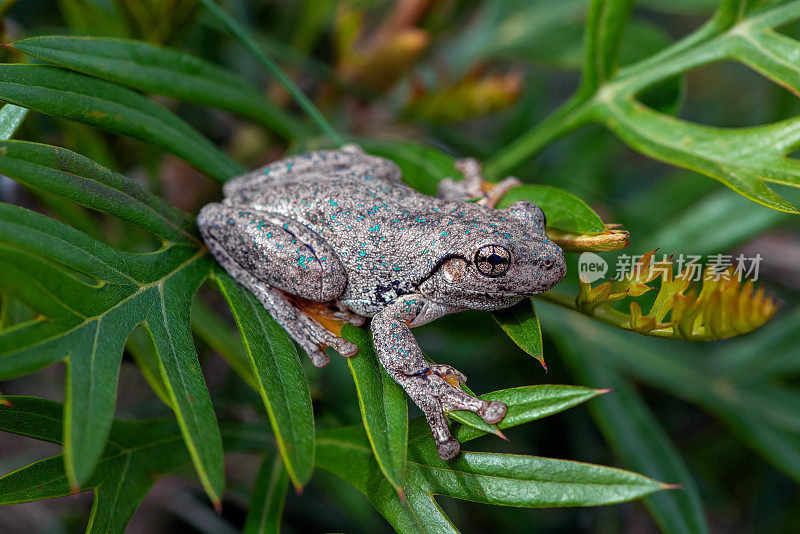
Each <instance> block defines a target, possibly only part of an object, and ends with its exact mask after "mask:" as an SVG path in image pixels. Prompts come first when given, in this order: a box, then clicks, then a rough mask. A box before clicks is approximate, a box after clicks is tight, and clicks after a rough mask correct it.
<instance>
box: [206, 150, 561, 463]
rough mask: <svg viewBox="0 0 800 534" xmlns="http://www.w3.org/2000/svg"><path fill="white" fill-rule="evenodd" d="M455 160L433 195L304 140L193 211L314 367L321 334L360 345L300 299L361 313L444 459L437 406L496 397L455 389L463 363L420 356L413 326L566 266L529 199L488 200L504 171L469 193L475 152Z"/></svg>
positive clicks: (344, 315) (491, 301)
mask: <svg viewBox="0 0 800 534" xmlns="http://www.w3.org/2000/svg"><path fill="white" fill-rule="evenodd" d="M462 170H464V171H465V180H464V181H461V182H454V181H449V180H448V181H445V182H442V184H441V186H440V191H439V192H440V195H439V196H440V198H433V197H429V196H426V195H423V194H421V193H418V192H416V191H414V190H413V189H411V188H409V187H407V186H405V185H403V183H402V182H401V176H400V169H399V168H398V167H397V166H395V165H394V164H393V163H392V162H390V161H388V160H386V159H382V158H379V157H375V156H370V155H367V154H365V153H363V152H362V151H361V150H360V149H359V148H357V147H354V146H348V147H345V148H343V149H342V150H328V151H319V152H313V153H310V154H304V155H300V156H295V157H292V158H289V159H285V160H281V161H278V162H275V163H272V164H271V165H269V166H267V167H264V168H262V169H259V170H257V171H253V172H251V173H249V174H246V175H243V176H240V177H237V178H234V179H232V180H230V181H229V182H228V183H226V184H225V188H224V192H225V199H224V200H223V201H222V203H220V204H209V205H207V206H205V207H204V208H203V210H202V211H201V212H200V215H199V217H198V225H199V227H200V231H201V232H202V234H203V237H204V238H205V241H206V243H207V244H208V247H209V249H210V250H211V252H212V253H213V254H214V256H215V257H216V258H217V260H218V261H219V262H220V264H222V266H223V267H224V268H225V270H226V271H228V273H230V275H231V276H233V277H234V278H235V279H236V280H237V281H238V282H239V283H240V284H242V285H243V286H244V287H246V288H247V289H249V290H250V291H252V292H253V293H254V294H255V295H256V296H257V297H258V299H259V300H260V301H261V303H262V304H263V305H264V307H265V308H266V309H267V310H268V311H269V312H270V314H272V316H273V317H274V318H275V320H276V321H278V323H280V324H281V325H282V326H283V327H284V328H285V329H286V331H287V332H289V334H290V335H291V336H292V338H294V340H295V341H296V342H297V343H298V344H299V345H300V346H301V347H303V349H305V351H306V352H307V353H308V355H309V357H310V358H311V361H312V362H313V363H314V365H316V366H317V367H323V366H325V365H326V364H327V363H328V362H329V361H330V359H329V357H328V356H327V354H325V352H324V350H323V349H324V348H325V347H333V348H334V349H336V350H337V351H338V352H339V353H340V354H342V355H343V356H352V355H353V354H355V353H356V351H357V347H356V345H354V344H353V343H350V342H348V341H346V340H344V339H342V338H341V337H339V336H338V335H336V334H334V333H332V332H331V331H330V330H328V329H326V328H325V327H323V326H322V324H321V323H322V322H325V321H321V320H318V319H317V318H315V317H314V314H313V313H307V311H306V310H305V309H304V304H303V303H304V302H306V303H307V302H308V301H312V302H316V303H326V304H327V305H328V306H329V307H330V308H331V309H332V310H335V312H334V313H335V316H336V318H338V319H340V320H343V321H349V322H351V323H352V324H356V325H358V324H362V323H363V322H364V320H365V319H364V318H366V317H371V318H372V323H371V328H372V335H373V340H374V344H375V349H376V351H377V354H378V358H379V359H380V362H381V364H382V365H383V367H384V368H385V369H386V371H387V372H388V373H389V375H390V376H391V377H392V378H393V379H394V380H396V381H397V382H398V383H399V384H400V385H401V386H402V387H403V389H405V391H406V392H407V393H408V395H409V396H410V397H411V398H412V399H413V401H414V402H415V403H416V404H417V406H419V407H420V408H421V409H422V411H423V412H424V413H425V417H426V418H427V420H428V423H430V426H431V429H432V431H433V437H434V439H435V440H436V444H437V446H438V450H439V456H440V457H441V458H442V459H445V460H449V459H451V458H453V457H455V456H456V455H457V454H458V452H459V450H460V445H459V443H458V441H457V440H456V439H455V438H453V437H452V436H451V435H450V431H449V429H448V427H447V419H446V417H445V411H449V410H469V411H473V412H475V413H477V414H478V415H480V416H481V417H482V418H483V420H484V421H486V422H487V423H496V422H498V421H500V420H501V419H502V418H503V416H504V415H505V413H506V405H505V404H503V403H501V402H487V401H484V400H481V399H477V398H475V397H472V396H471V395H468V394H467V393H466V392H464V391H463V390H462V389H461V388H460V387H458V382H459V381H465V380H466V378H465V377H464V375H462V374H461V373H460V372H458V371H457V370H455V369H453V368H452V367H450V366H449V365H442V364H438V365H437V364H431V363H429V362H428V361H426V359H425V357H424V356H423V354H422V352H421V351H420V348H419V346H418V345H417V343H416V340H415V339H414V336H413V335H412V334H411V328H413V327H415V326H419V325H423V324H425V323H428V322H430V321H433V320H435V319H437V318H439V317H442V316H443V315H446V314H449V313H453V312H457V311H461V310H465V309H473V310H496V309H499V308H505V307H508V306H512V305H514V304H516V303H517V302H519V301H520V300H522V299H524V298H526V297H529V296H531V295H535V294H537V293H542V292H544V291H547V290H548V289H550V288H551V287H553V286H554V285H555V284H557V283H558V282H560V281H561V279H562V278H564V274H565V272H566V265H565V263H564V256H563V254H562V252H561V249H559V248H558V247H557V246H556V245H555V244H554V243H553V242H551V241H550V240H549V239H548V238H547V236H546V235H545V218H544V214H543V213H542V210H541V209H539V207H538V206H537V205H536V204H534V203H532V202H528V201H520V202H516V203H514V204H512V205H511V206H509V207H508V208H505V209H492V208H491V207H490V206H491V204H492V201H494V200H496V198H497V195H496V192H497V191H502V190H503V188H504V187H505V188H507V186H508V185H509V184H510V183H511V182H508V181H506V182H501V184H505V186H504V185H498V186H496V187H495V188H494V189H492V190H490V191H489V193H488V194H487V195H485V196H484V198H483V199H482V201H480V202H466V200H469V199H470V198H471V197H474V196H475V195H476V194H477V195H481V194H483V193H482V187H481V185H482V178H481V177H480V173H479V170H478V167H477V164H476V163H475V162H474V161H472V160H465V163H463V164H462ZM492 192H494V193H495V195H494V197H492V195H491V193H492ZM317 306H318V307H319V305H317Z"/></svg>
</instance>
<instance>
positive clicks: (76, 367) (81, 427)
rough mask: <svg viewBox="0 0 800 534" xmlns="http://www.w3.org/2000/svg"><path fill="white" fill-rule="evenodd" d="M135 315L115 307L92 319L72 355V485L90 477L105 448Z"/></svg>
mask: <svg viewBox="0 0 800 534" xmlns="http://www.w3.org/2000/svg"><path fill="white" fill-rule="evenodd" d="M132 318H135V316H132V315H131V314H130V312H129V311H128V310H127V309H125V308H116V309H114V310H112V311H111V312H110V313H109V314H107V315H105V316H103V317H102V318H99V319H97V320H95V321H93V324H92V325H91V326H90V327H89V328H85V329H84V330H83V332H84V335H83V336H81V337H80V338H79V340H75V341H73V345H72V350H70V353H69V356H67V377H66V386H65V393H64V398H65V403H64V464H65V466H66V469H67V476H68V477H69V479H70V484H71V485H72V486H73V487H76V488H77V487H80V485H81V484H83V482H84V481H85V480H86V479H87V478H88V477H89V475H91V473H92V471H93V470H94V466H95V463H96V462H97V460H98V459H99V458H100V455H101V454H102V453H103V449H105V444H106V439H107V438H108V433H109V432H110V431H111V421H112V419H113V418H114V408H115V406H116V398H117V380H118V378H119V366H120V363H121V361H122V349H123V347H124V345H125V338H126V337H127V334H128V332H130V330H132V329H133V327H134V325H133V324H130V321H131V319H132Z"/></svg>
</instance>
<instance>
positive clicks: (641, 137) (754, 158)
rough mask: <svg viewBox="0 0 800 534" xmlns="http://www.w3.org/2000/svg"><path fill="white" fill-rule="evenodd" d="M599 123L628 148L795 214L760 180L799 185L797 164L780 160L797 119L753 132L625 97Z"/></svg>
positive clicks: (797, 140) (799, 138) (794, 139)
mask: <svg viewBox="0 0 800 534" xmlns="http://www.w3.org/2000/svg"><path fill="white" fill-rule="evenodd" d="M599 113H600V115H601V117H602V120H603V122H604V123H605V124H606V125H607V126H608V127H609V128H610V129H611V130H613V131H614V132H615V133H616V134H617V135H619V136H620V137H621V138H622V139H623V140H624V141H625V142H626V143H627V144H629V145H630V146H631V147H632V148H634V149H636V150H638V151H640V152H642V153H643V154H645V155H647V156H650V157H652V158H654V159H658V160H661V161H664V162H667V163H671V164H673V165H678V166H680V167H684V168H687V169H691V170H694V171H697V172H699V173H702V174H705V175H707V176H710V177H712V178H714V179H716V180H719V181H720V182H722V183H724V184H725V185H727V186H728V187H730V188H731V189H733V190H734V191H736V192H737V193H739V194H741V195H743V196H745V197H747V198H749V199H750V200H752V201H754V202H758V203H759V204H763V205H765V206H769V207H771V208H773V209H776V210H778V211H785V212H788V213H799V212H798V211H797V209H796V208H795V207H794V206H793V205H792V204H791V203H789V202H788V201H786V200H784V199H783V198H782V197H780V196H779V195H778V194H777V193H775V192H774V191H773V190H772V189H770V188H769V187H768V186H767V185H766V184H765V183H764V181H765V180H767V181H772V182H777V183H784V184H786V185H795V184H800V180H798V178H797V177H798V176H800V163H798V162H796V161H794V160H789V159H786V158H784V157H783V155H784V154H785V153H786V152H789V151H791V150H792V149H793V148H796V147H797V146H800V128H798V124H800V118H794V119H788V120H785V121H781V122H777V123H774V124H771V125H768V126H760V127H755V128H729V129H721V128H712V127H710V126H701V125H698V124H693V123H690V122H687V121H684V120H681V119H678V118H675V117H673V116H672V115H667V114H664V113H659V112H657V111H654V110H652V109H650V108H647V107H645V106H643V105H641V104H639V103H637V102H635V101H632V100H628V99H620V100H615V101H614V102H608V103H607V105H606V106H605V107H604V108H602V110H601V111H599Z"/></svg>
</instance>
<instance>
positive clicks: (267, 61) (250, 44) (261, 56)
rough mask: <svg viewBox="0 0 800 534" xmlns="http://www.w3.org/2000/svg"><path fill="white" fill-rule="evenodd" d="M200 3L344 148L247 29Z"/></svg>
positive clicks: (210, 3) (208, 0)
mask: <svg viewBox="0 0 800 534" xmlns="http://www.w3.org/2000/svg"><path fill="white" fill-rule="evenodd" d="M200 3H201V4H203V6H204V7H205V8H206V9H207V10H208V11H209V12H210V13H211V16H212V17H213V18H214V19H216V20H217V21H218V22H220V23H221V24H222V25H223V26H224V27H225V29H226V30H228V32H230V33H231V35H233V37H235V38H236V39H237V40H238V41H239V42H240V43H242V45H243V46H244V47H245V48H246V49H247V51H248V52H250V54H251V55H252V56H253V57H254V58H255V59H256V60H257V61H258V62H259V63H261V64H262V65H263V66H264V67H266V68H267V70H268V71H269V73H270V74H271V75H272V76H273V77H274V78H275V80H276V81H277V82H278V83H280V84H281V85H282V86H283V88H284V89H285V90H286V92H287V93H289V94H290V95H291V97H292V98H293V99H294V101H295V102H296V103H297V105H298V106H300V108H301V109H302V110H303V111H304V112H305V113H306V115H308V116H309V118H310V119H311V120H312V121H314V123H316V125H317V127H318V128H319V129H320V131H321V132H322V133H324V134H325V135H326V136H327V137H328V139H330V140H331V141H332V142H333V143H335V144H336V145H338V146H339V147H341V146H344V144H345V143H344V139H342V137H341V136H340V135H339V134H338V132H336V130H334V128H333V126H331V124H330V123H329V122H328V121H327V120H326V119H325V117H324V116H323V115H322V113H321V112H320V111H319V110H318V109H317V108H316V106H314V104H313V103H312V102H311V100H309V99H308V97H307V96H306V95H305V94H304V93H303V91H301V90H300V88H299V87H298V86H297V84H295V83H294V81H292V79H291V78H289V76H288V75H287V74H286V73H285V72H284V71H283V70H282V69H281V68H280V67H279V66H278V64H277V63H275V61H274V60H273V59H272V58H271V57H269V55H267V53H266V52H264V50H263V48H262V47H261V46H259V44H258V43H257V42H256V40H255V39H254V38H253V36H252V35H250V33H249V32H248V31H247V29H246V28H245V27H244V26H242V25H241V24H239V23H238V22H237V21H236V19H234V18H233V17H231V16H230V15H229V14H228V13H227V12H226V11H225V10H224V9H222V8H221V7H220V6H219V5H217V3H216V2H214V0H200Z"/></svg>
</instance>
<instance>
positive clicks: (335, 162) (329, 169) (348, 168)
mask: <svg viewBox="0 0 800 534" xmlns="http://www.w3.org/2000/svg"><path fill="white" fill-rule="evenodd" d="M337 173H346V174H352V173H354V174H357V175H358V176H364V177H366V176H371V177H373V178H375V179H379V180H389V181H394V182H399V181H400V179H401V173H400V169H399V168H398V167H397V165H395V164H394V163H392V162H391V161H389V160H388V159H384V158H380V157H378V156H371V155H369V154H365V153H364V152H363V151H362V150H361V149H360V148H359V147H357V146H355V145H347V146H346V147H343V148H342V149H341V150H318V151H316V152H310V153H308V154H301V155H299V156H293V157H291V158H286V159H282V160H279V161H274V162H272V163H270V164H269V165H267V166H265V167H261V168H260V169H256V170H254V171H252V172H249V173H247V174H243V175H242V176H237V177H236V178H233V179H231V180H228V181H227V182H226V183H225V186H224V187H223V191H224V193H225V196H231V195H233V194H235V193H237V192H239V191H242V190H245V189H258V188H261V187H264V186H265V185H267V184H270V183H274V182H279V181H281V180H289V179H292V178H297V177H299V176H302V175H313V176H314V177H315V178H319V177H320V176H327V175H331V176H332V175H335V174H337Z"/></svg>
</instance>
